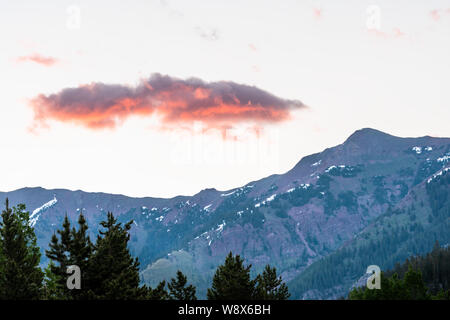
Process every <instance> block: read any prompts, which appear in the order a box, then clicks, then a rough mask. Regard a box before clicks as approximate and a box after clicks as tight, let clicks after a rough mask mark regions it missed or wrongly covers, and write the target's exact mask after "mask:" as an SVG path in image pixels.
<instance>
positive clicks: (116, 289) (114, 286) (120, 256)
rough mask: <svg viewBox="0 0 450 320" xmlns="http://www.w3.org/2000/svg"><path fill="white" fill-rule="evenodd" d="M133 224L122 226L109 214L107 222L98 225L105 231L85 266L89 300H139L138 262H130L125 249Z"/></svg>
mask: <svg viewBox="0 0 450 320" xmlns="http://www.w3.org/2000/svg"><path fill="white" fill-rule="evenodd" d="M132 223H133V221H130V222H128V223H126V224H125V225H123V226H122V224H121V223H119V222H117V219H116V218H114V216H113V214H112V213H111V212H108V216H107V220H106V221H102V222H101V223H100V224H101V226H102V227H103V228H105V230H104V231H100V235H99V236H98V238H97V241H96V243H95V248H94V253H93V255H92V256H91V259H90V260H89V267H88V273H89V275H90V276H89V287H90V290H91V293H90V295H91V296H92V295H93V296H92V298H94V297H95V298H96V299H108V300H110V299H140V298H142V295H143V294H144V293H143V290H142V288H139V261H138V259H137V258H135V259H133V257H132V256H131V254H130V252H129V250H128V247H127V244H128V241H129V240H130V235H129V232H128V231H129V230H130V229H131V224H132Z"/></svg>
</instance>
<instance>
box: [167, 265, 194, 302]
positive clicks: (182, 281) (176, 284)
mask: <svg viewBox="0 0 450 320" xmlns="http://www.w3.org/2000/svg"><path fill="white" fill-rule="evenodd" d="M186 284H187V278H186V276H185V275H184V274H183V273H182V272H181V271H180V270H178V271H177V277H176V279H172V280H171V281H170V282H169V283H168V284H167V286H168V288H169V298H170V299H171V300H197V297H196V296H195V287H194V286H193V285H189V286H186Z"/></svg>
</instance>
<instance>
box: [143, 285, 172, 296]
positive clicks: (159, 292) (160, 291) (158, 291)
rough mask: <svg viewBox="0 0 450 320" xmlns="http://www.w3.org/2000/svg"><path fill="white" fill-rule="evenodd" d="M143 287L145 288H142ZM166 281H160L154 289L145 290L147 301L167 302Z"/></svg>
mask: <svg viewBox="0 0 450 320" xmlns="http://www.w3.org/2000/svg"><path fill="white" fill-rule="evenodd" d="M144 287H145V286H144ZM165 287H166V281H161V282H160V283H159V284H158V285H157V286H156V288H155V289H152V288H147V295H146V297H145V299H147V300H168V299H170V296H169V293H168V292H167V290H166V289H165Z"/></svg>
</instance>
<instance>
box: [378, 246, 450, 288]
mask: <svg viewBox="0 0 450 320" xmlns="http://www.w3.org/2000/svg"><path fill="white" fill-rule="evenodd" d="M410 267H412V268H413V269H414V270H420V271H421V273H422V276H423V280H424V282H425V284H426V286H427V287H428V289H429V290H430V293H431V294H433V295H437V294H438V293H439V292H440V291H441V290H444V291H448V290H450V247H445V248H441V247H440V246H439V242H437V241H436V243H435V245H434V248H433V250H432V251H431V252H429V253H428V254H426V255H424V256H414V257H410V258H408V259H407V260H406V262H405V263H404V264H402V265H400V264H397V265H396V266H395V267H394V268H393V269H392V270H391V271H388V272H387V275H391V274H393V273H397V274H399V276H401V277H403V275H405V274H406V273H407V271H408V269H409V268H410Z"/></svg>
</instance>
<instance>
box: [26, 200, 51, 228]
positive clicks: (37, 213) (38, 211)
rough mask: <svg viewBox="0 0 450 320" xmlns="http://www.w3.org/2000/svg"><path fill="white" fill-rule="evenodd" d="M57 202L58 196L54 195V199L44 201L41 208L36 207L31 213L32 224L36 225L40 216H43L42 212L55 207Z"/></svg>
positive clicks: (32, 225)
mask: <svg viewBox="0 0 450 320" xmlns="http://www.w3.org/2000/svg"><path fill="white" fill-rule="evenodd" d="M57 202H58V200H57V199H56V196H53V199H52V200H50V201H48V202H46V203H44V204H43V205H42V206H40V207H39V208H36V209H34V210H33V212H32V213H31V215H30V222H29V224H30V226H31V227H34V226H35V225H36V222H37V221H38V220H39V217H40V216H41V214H42V212H44V211H45V210H47V209H48V208H51V207H53V206H54V205H55V204H56V203H57Z"/></svg>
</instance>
